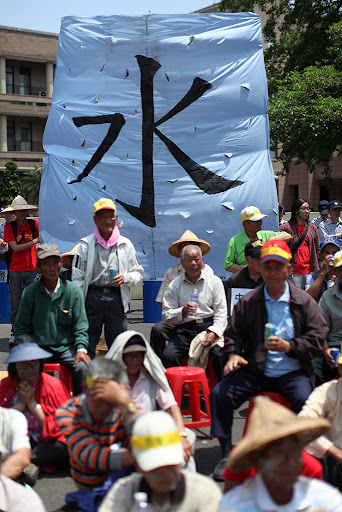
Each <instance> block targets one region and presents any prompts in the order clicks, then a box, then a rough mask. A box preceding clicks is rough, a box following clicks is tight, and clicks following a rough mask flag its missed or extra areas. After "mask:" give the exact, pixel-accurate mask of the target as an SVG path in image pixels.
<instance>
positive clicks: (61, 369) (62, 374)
mask: <svg viewBox="0 0 342 512" xmlns="http://www.w3.org/2000/svg"><path fill="white" fill-rule="evenodd" d="M43 371H44V372H46V373H53V374H55V373H57V374H58V377H59V380H60V381H61V382H63V384H64V386H65V387H66V388H67V390H68V391H69V393H70V395H72V394H73V393H72V381H71V375H70V372H69V370H68V368H67V367H66V366H63V365H62V364H59V363H45V364H44V368H43ZM53 376H55V375H53Z"/></svg>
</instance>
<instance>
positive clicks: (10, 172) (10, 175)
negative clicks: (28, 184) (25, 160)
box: [0, 162, 21, 208]
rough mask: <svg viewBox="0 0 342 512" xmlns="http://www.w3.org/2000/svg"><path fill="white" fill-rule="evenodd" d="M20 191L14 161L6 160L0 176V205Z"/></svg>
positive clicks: (7, 201)
mask: <svg viewBox="0 0 342 512" xmlns="http://www.w3.org/2000/svg"><path fill="white" fill-rule="evenodd" d="M20 193H21V185H20V180H19V174H18V167H17V164H16V163H15V162H7V163H6V164H5V170H4V172H3V173H2V175H1V177H0V205H1V207H2V208H3V207H4V206H7V205H8V204H9V203H11V202H12V201H13V199H14V198H15V197H16V196H17V195H18V194H20Z"/></svg>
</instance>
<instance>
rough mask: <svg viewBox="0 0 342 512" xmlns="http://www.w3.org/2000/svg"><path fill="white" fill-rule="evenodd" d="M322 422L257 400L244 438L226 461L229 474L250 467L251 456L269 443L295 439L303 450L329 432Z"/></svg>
mask: <svg viewBox="0 0 342 512" xmlns="http://www.w3.org/2000/svg"><path fill="white" fill-rule="evenodd" d="M330 426H331V425H330V422H329V421H328V420H327V419H325V418H305V417H303V416H299V417H298V416H297V415H296V414H295V413H294V412H292V411H290V409H287V408H286V407H284V406H283V405H280V404H278V403H276V402H273V401H272V400H270V399H269V398H267V397H258V398H257V400H256V402H255V405H254V408H253V410H252V412H251V415H250V417H249V422H248V426H247V431H246V434H245V435H244V436H243V438H242V439H241V441H240V442H239V444H238V445H237V446H236V448H235V449H234V450H233V451H232V452H231V454H230V456H229V459H228V464H227V465H228V467H229V469H230V470H232V471H243V470H245V469H249V468H251V467H253V465H254V457H253V455H255V454H257V453H258V452H259V451H260V450H262V449H263V448H265V447H266V446H267V445H268V444H270V443H272V442H273V441H278V440H280V439H284V438H285V437H289V436H295V437H296V439H297V440H298V441H299V445H300V446H301V447H302V448H303V447H304V446H306V445H307V444H308V443H310V442H311V441H313V440H314V439H316V438H317V437H319V436H321V435H322V434H325V433H326V432H327V431H328V430H329V428H330Z"/></svg>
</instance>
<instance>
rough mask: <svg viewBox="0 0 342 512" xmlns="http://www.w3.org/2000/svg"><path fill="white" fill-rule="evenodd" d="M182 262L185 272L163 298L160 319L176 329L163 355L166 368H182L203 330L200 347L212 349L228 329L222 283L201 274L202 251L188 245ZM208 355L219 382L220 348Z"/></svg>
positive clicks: (221, 366)
mask: <svg viewBox="0 0 342 512" xmlns="http://www.w3.org/2000/svg"><path fill="white" fill-rule="evenodd" d="M181 261H182V266H183V268H184V270H185V272H184V274H181V275H180V276H179V277H177V278H176V279H174V280H173V281H172V283H171V284H170V285H169V287H168V289H167V290H166V292H165V295H164V299H163V313H162V316H163V320H164V322H166V323H167V324H169V325H174V326H175V330H174V331H173V333H172V335H171V338H170V342H169V344H168V346H167V347H166V349H165V350H164V353H163V359H162V360H163V363H164V366H165V367H166V368H169V367H171V366H181V364H182V363H181V360H182V359H183V358H184V357H185V356H186V355H187V354H188V352H189V347H190V344H191V341H192V340H193V338H195V336H197V335H198V334H199V333H200V332H202V331H206V337H205V339H204V340H203V341H202V345H204V346H212V345H213V344H214V343H215V342H216V341H217V339H218V338H219V337H220V336H222V334H223V333H224V331H225V328H226V326H227V301H226V297H225V292H224V288H223V284H222V281H221V280H220V278H219V277H217V276H215V275H208V274H206V273H205V272H203V268H202V267H203V258H202V251H201V249H200V248H199V247H198V246H197V245H187V246H186V247H185V248H184V249H183V250H182V259H181ZM210 355H211V356H212V363H213V369H214V371H215V374H216V377H217V378H218V380H220V379H221V378H222V370H223V364H224V362H223V361H221V356H220V348H219V347H218V346H215V347H213V348H211V349H210Z"/></svg>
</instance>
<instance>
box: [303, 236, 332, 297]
mask: <svg viewBox="0 0 342 512" xmlns="http://www.w3.org/2000/svg"><path fill="white" fill-rule="evenodd" d="M339 250H340V242H339V241H338V239H337V238H336V237H335V236H328V237H327V238H325V239H324V240H323V241H322V242H321V243H320V244H319V254H318V259H319V266H320V268H319V269H318V270H315V271H314V272H311V273H310V274H308V275H307V278H306V283H305V291H306V292H308V293H309V294H310V295H311V297H313V298H314V299H316V300H317V302H318V301H319V299H320V298H321V297H322V295H323V293H324V292H325V291H326V290H328V288H331V287H332V286H334V285H335V284H336V282H337V280H336V279H335V278H336V275H335V268H334V263H333V261H334V254H335V253H336V252H337V251H339Z"/></svg>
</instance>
